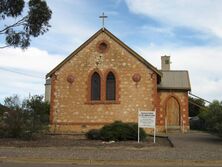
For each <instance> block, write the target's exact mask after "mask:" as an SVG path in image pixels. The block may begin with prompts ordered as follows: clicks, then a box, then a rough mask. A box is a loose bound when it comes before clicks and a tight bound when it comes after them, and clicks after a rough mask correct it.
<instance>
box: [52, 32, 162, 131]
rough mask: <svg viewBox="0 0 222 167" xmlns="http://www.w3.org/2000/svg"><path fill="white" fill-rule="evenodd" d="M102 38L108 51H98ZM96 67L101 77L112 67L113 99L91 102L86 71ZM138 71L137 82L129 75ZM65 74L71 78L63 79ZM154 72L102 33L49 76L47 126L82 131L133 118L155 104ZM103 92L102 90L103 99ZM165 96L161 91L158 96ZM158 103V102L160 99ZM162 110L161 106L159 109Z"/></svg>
mask: <svg viewBox="0 0 222 167" xmlns="http://www.w3.org/2000/svg"><path fill="white" fill-rule="evenodd" d="M100 41H106V42H107V43H108V51H107V52H105V53H99V52H98V43H99V42H100ZM94 71H97V72H98V73H99V74H100V76H101V79H102V85H101V86H102V91H104V87H105V84H104V83H105V76H106V75H107V73H108V72H109V71H113V72H114V74H115V77H116V81H117V100H116V101H115V102H107V101H105V100H103V101H101V102H99V103H92V102H91V101H90V100H89V99H90V93H89V92H90V91H89V87H90V86H89V80H90V79H89V74H92V72H94ZM135 73H138V74H140V75H141V80H140V82H138V83H136V82H134V81H133V80H132V76H133V75H134V74H135ZM69 75H73V76H74V82H73V83H69V82H67V77H68V76H69ZM156 78H157V76H156V73H154V72H153V71H152V70H150V69H149V68H147V67H146V66H145V65H144V64H143V63H141V62H140V61H139V60H138V59H137V58H135V57H134V56H133V55H131V53H129V52H128V51H127V50H126V49H125V48H123V47H122V46H121V45H119V44H118V43H117V42H115V41H114V40H113V39H112V38H110V37H109V36H108V35H106V34H105V33H101V34H100V35H98V36H97V37H96V38H95V39H94V40H93V41H92V42H91V43H89V44H88V45H87V46H86V47H84V48H83V49H82V50H81V51H79V52H78V53H77V54H76V55H75V56H73V57H72V58H71V59H70V60H69V61H68V62H66V63H65V64H64V65H63V66H62V67H61V68H60V69H59V70H57V71H56V72H55V74H54V75H53V76H52V81H51V84H52V87H51V114H50V116H51V118H50V119H51V130H52V131H53V132H57V133H62V132H64V133H73V132H77V133H83V132H86V131H88V130H89V129H93V128H100V127H101V126H103V125H104V124H107V123H112V122H113V121H116V120H121V121H123V122H137V112H138V109H140V110H154V108H155V105H156V104H157V101H156V99H157V87H156ZM104 96H105V93H104V92H103V93H102V98H103V99H104ZM164 96H165V94H164V93H162V95H161V99H162V98H163V97H164ZM161 104H162V103H161ZM162 110H163V109H162Z"/></svg>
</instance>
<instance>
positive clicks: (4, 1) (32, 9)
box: [0, 0, 52, 49]
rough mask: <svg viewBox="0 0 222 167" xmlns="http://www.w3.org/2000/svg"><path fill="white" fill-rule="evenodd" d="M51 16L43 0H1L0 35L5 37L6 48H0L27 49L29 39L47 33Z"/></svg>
mask: <svg viewBox="0 0 222 167" xmlns="http://www.w3.org/2000/svg"><path fill="white" fill-rule="evenodd" d="M25 3H27V5H26V4H25ZM26 6H27V8H28V9H26ZM51 14H52V11H51V10H50V9H49V7H48V6H47V3H46V1H44V0H29V1H28V2H27V1H25V0H1V1H0V20H1V23H2V27H1V28H0V35H4V36H5V43H6V46H2V47H0V48H4V47H8V46H13V47H21V48H22V49H25V48H27V47H28V46H29V45H30V41H31V39H30V38H31V37H38V36H39V35H43V34H44V33H45V32H47V31H48V29H49V27H50V25H49V20H50V19H51ZM6 18H7V19H6Z"/></svg>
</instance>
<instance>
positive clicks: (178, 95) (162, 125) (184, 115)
mask: <svg viewBox="0 0 222 167" xmlns="http://www.w3.org/2000/svg"><path fill="white" fill-rule="evenodd" d="M157 97H158V99H157V101H158V104H159V105H158V107H157V108H158V112H159V113H158V117H157V124H158V127H159V128H158V129H159V131H165V130H166V126H167V120H166V117H167V116H166V107H167V102H168V100H169V99H170V98H171V97H173V98H175V99H176V100H177V101H178V103H179V110H180V113H179V115H180V127H181V130H183V128H184V131H185V132H186V131H188V130H189V112H188V110H189V109H188V92H187V91H166V90H165V91H164V90H158V96H157Z"/></svg>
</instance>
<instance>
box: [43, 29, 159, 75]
mask: <svg viewBox="0 0 222 167" xmlns="http://www.w3.org/2000/svg"><path fill="white" fill-rule="evenodd" d="M102 32H104V33H106V34H107V35H108V36H109V37H111V38H112V39H113V40H114V41H115V42H117V43H118V44H120V45H121V46H122V47H123V48H124V49H126V50H127V51H128V52H129V53H131V54H132V55H133V56H135V57H136V58H137V59H138V60H139V61H140V62H142V63H143V64H144V65H146V66H147V68H150V69H152V70H153V71H154V72H156V73H157V74H158V76H160V77H161V76H162V73H161V71H160V70H158V69H157V68H156V67H154V66H153V65H152V64H150V63H149V62H148V61H147V60H145V59H144V58H143V57H142V56H140V55H139V54H138V53H136V52H135V51H134V50H133V49H131V48H130V47H129V46H127V45H126V44H125V43H124V42H122V41H121V40H120V39H119V38H117V37H116V36H115V35H113V34H112V33H111V32H110V31H108V30H107V29H106V28H101V29H99V30H98V31H97V32H96V33H95V34H93V35H92V36H91V37H90V38H89V39H88V40H86V41H85V42H84V43H83V44H82V45H80V46H79V47H78V48H77V49H76V50H74V51H73V52H72V53H71V54H69V56H68V57H66V58H65V59H64V60H63V61H62V62H61V63H59V64H58V65H57V66H56V67H55V68H53V69H52V70H51V71H50V72H49V73H48V74H47V75H46V78H48V77H50V76H51V75H52V74H53V73H54V72H56V71H57V70H58V69H60V68H61V67H62V66H63V65H64V64H65V63H66V62H67V61H69V60H70V59H71V58H72V57H73V56H74V55H76V54H77V53H78V52H79V51H80V50H81V49H82V48H83V47H85V46H86V45H87V44H89V43H90V42H91V41H92V40H93V39H95V38H96V37H97V36H98V35H99V34H100V33H102Z"/></svg>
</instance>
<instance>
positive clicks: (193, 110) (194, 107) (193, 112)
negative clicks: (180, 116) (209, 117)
mask: <svg viewBox="0 0 222 167" xmlns="http://www.w3.org/2000/svg"><path fill="white" fill-rule="evenodd" d="M204 108H205V102H204V101H203V100H201V99H196V98H192V97H189V117H195V116H197V115H198V114H199V113H200V112H201V110H203V109H204Z"/></svg>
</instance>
